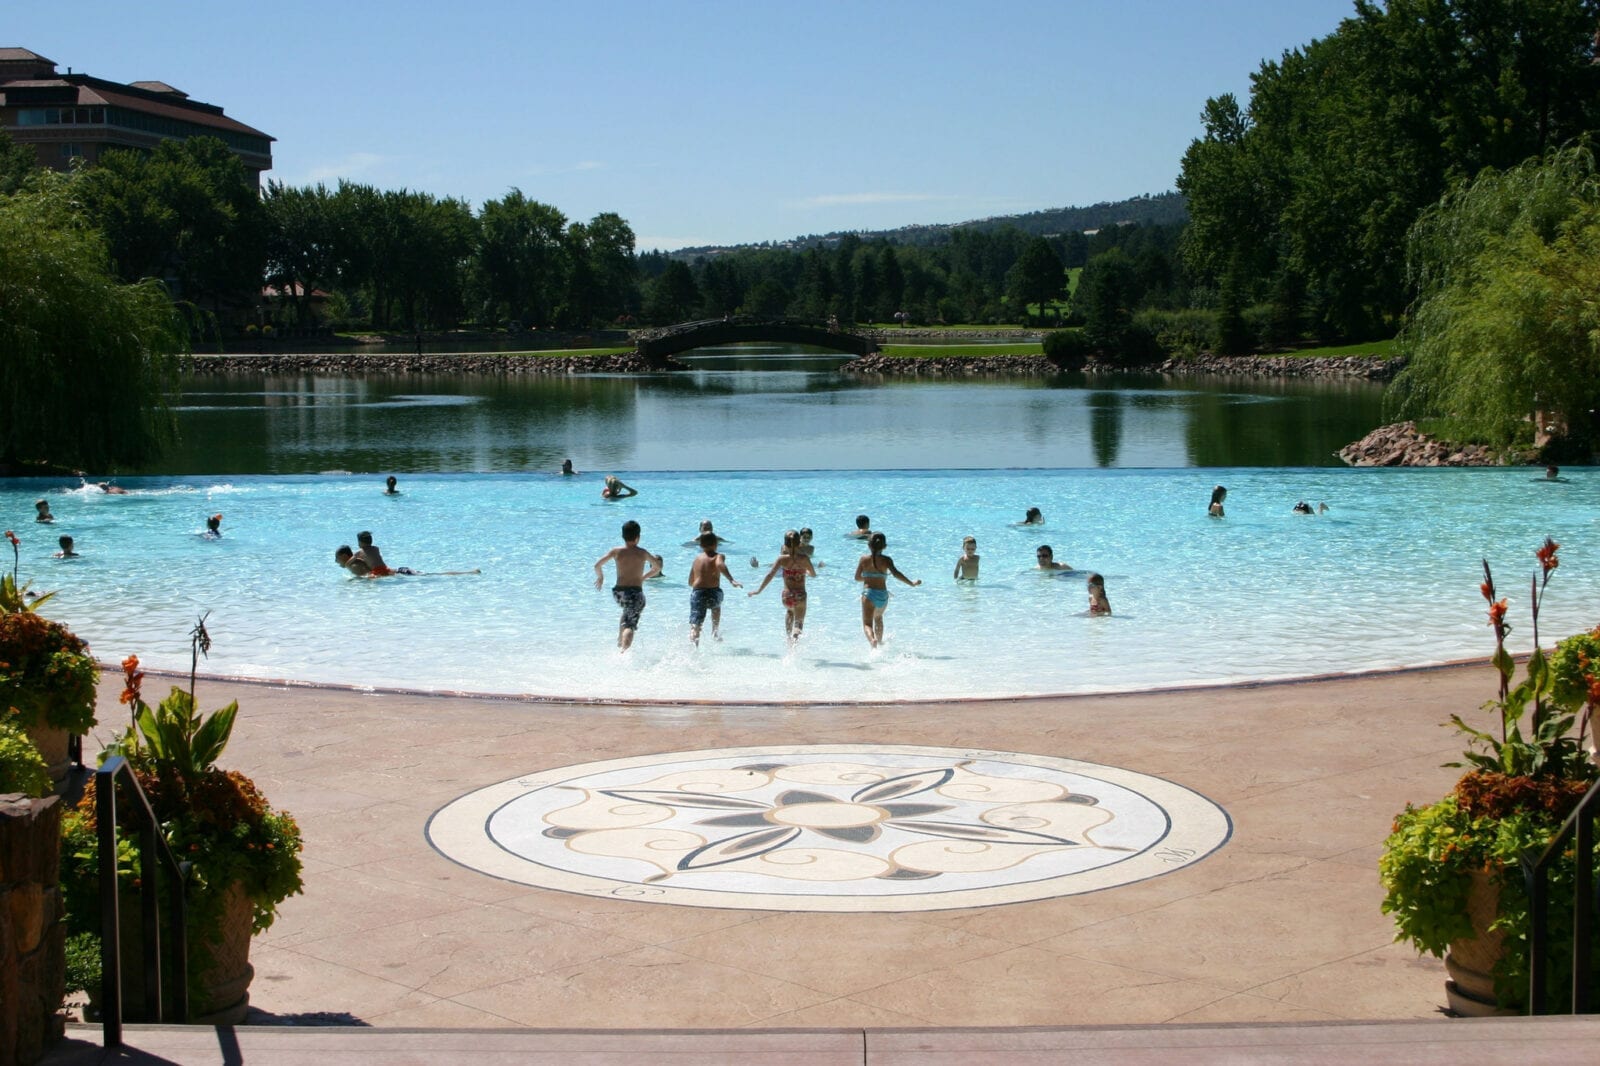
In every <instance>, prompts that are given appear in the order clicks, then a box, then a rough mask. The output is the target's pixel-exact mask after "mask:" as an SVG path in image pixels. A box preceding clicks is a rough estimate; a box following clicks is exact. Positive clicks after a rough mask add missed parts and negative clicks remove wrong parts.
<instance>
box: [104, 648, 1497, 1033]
mask: <svg viewBox="0 0 1600 1066" xmlns="http://www.w3.org/2000/svg"><path fill="white" fill-rule="evenodd" d="M1493 681H1494V676H1493V674H1492V672H1491V671H1490V670H1489V669H1488V668H1487V667H1481V666H1480V667H1452V668H1447V669H1440V670H1427V671H1414V672H1406V673H1400V674H1384V675H1372V676H1366V677H1359V678H1347V679H1335V680H1326V681H1317V682H1304V683H1295V684H1275V685H1259V686H1249V687H1237V688H1225V689H1208V690H1198V691H1188V692H1168V693H1149V694H1137V695H1126V696H1105V697H1083V698H1072V699H1049V700H1031V701H1006V702H994V703H962V704H948V705H915V706H905V705H888V706H851V707H812V706H805V707H753V708H745V707H681V706H679V707H611V706H571V705H551V704H541V703H536V702H513V701H494V700H482V699H465V698H442V697H417V696H405V695H367V694H361V693H355V692H349V691H341V690H329V689H317V688H304V687H283V686H271V685H264V684H262V685H257V684H245V683H237V682H222V681H211V682H207V681H202V684H201V691H200V700H201V703H202V705H204V706H212V705H215V704H218V703H221V702H224V701H226V700H228V699H232V698H235V697H237V698H238V699H239V701H240V707H241V710H240V715H239V721H238V724H237V726H236V728H235V731H234V740H233V744H232V746H231V748H230V750H229V752H228V757H227V759H226V760H225V762H226V763H227V764H228V765H231V766H237V767H238V768H239V769H242V770H244V771H245V772H247V773H249V774H250V775H251V776H253V777H254V778H255V779H256V781H257V782H258V783H259V784H260V785H261V786H262V788H263V790H264V791H265V792H266V794H267V795H268V796H269V797H270V798H271V800H272V801H273V802H274V803H275V804H276V805H278V806H280V807H283V808H286V809H288V810H290V811H291V812H293V813H294V815H295V816H296V817H297V818H298V820H299V822H300V825H301V827H302V830H303V832H304V835H305V841H306V852H305V864H306V889H305V895H304V896H302V897H296V898H294V899H291V900H289V901H287V902H286V903H285V904H284V905H283V907H282V910H281V912H280V916H279V919H278V922H277V924H276V925H274V926H273V928H272V929H271V930H270V931H268V932H267V933H265V934H263V935H262V936H260V937H258V938H257V939H256V942H255V946H254V950H253V954H252V961H253V962H254V964H255V966H256V978H255V984H254V986H253V987H252V990H251V1000H252V1003H253V1005H254V1007H255V1008H256V1019H255V1020H257V1021H262V1022H271V1021H279V1022H295V1021H302V1022H312V1023H317V1022H320V1023H325V1024H328V1023H332V1024H338V1023H344V1024H352V1023H353V1024H362V1025H371V1026H390V1027H401V1026H404V1027H447V1028H449V1027H457V1028H482V1027H504V1026H533V1027H542V1028H563V1029H571V1028H629V1029H638V1028H647V1029H671V1028H722V1029H726V1028H745V1027H760V1028H793V1027H827V1028H866V1029H873V1028H885V1027H921V1026H1074V1025H1121V1024H1142V1023H1171V1022H1175V1023H1186V1024H1187V1023H1213V1022H1283V1021H1293V1022H1332V1021H1340V1020H1349V1019H1427V1018H1432V1017H1437V1016H1438V1011H1439V1010H1440V1009H1441V1006H1442V1003H1443V969H1442V966H1441V965H1440V964H1439V963H1438V962H1437V961H1435V960H1433V959H1427V958H1423V959H1419V958H1418V957H1417V956H1416V955H1415V953H1414V952H1412V951H1411V950H1410V949H1408V948H1405V947H1402V946H1399V945H1396V944H1394V943H1392V936H1393V929H1392V926H1391V924H1390V922H1389V921H1388V920H1387V919H1386V918H1385V917H1384V916H1383V915H1382V914H1380V913H1379V910H1378V905H1379V901H1380V899H1381V892H1380V890H1379V887H1378V883H1377V874H1376V864H1377V857H1378V852H1379V846H1380V844H1381V843H1382V841H1383V838H1384V837H1385V835H1386V834H1387V833H1388V831H1389V826H1390V821H1391V819H1392V817H1393V815H1394V813H1395V812H1396V811H1398V810H1399V809H1400V808H1401V807H1402V806H1403V805H1404V804H1405V803H1406V802H1407V801H1428V800H1431V799H1434V798H1437V797H1438V796H1439V795H1441V794H1443V792H1444V791H1445V790H1446V789H1448V787H1449V786H1450V784H1451V782H1452V781H1453V780H1454V778H1455V776H1456V773H1457V772H1456V771H1453V770H1449V769H1444V768H1442V767H1441V765H1440V764H1441V763H1443V762H1445V761H1447V760H1449V759H1451V758H1453V757H1455V756H1456V755H1457V754H1458V753H1459V750H1460V745H1459V744H1458V743H1457V741H1456V738H1455V735H1454V734H1453V733H1452V732H1451V731H1450V730H1449V729H1447V728H1442V727H1441V725H1440V723H1441V722H1443V721H1445V719H1446V717H1447V716H1448V715H1449V714H1450V713H1452V712H1468V711H1471V710H1472V709H1473V708H1476V707H1478V705H1479V704H1481V703H1482V701H1483V699H1484V697H1485V695H1486V694H1488V693H1489V689H1490V686H1492V684H1493ZM153 683H154V681H152V682H151V684H153ZM116 692H117V688H116V687H115V686H114V685H112V684H110V683H109V682H108V684H107V686H106V688H105V689H104V691H103V693H102V696H103V699H102V704H101V706H102V708H107V707H109V708H116V707H117V702H116ZM105 717H107V718H112V717H114V712H113V713H112V714H107V715H105ZM824 743H845V744H895V745H931V746H940V747H982V748H987V749H995V750H1000V751H1014V752H1023V753H1031V754H1038V755H1045V756H1055V757H1062V758H1070V759H1077V760H1083V761H1086V762H1093V763H1099V764H1105V765H1109V766H1117V767H1123V768H1126V769H1129V770H1133V771H1137V772H1138V773H1142V774H1149V775H1153V776H1156V777H1161V778H1165V779H1168V780H1171V781H1173V782H1176V783H1178V784H1181V785H1183V786H1185V787H1187V788H1189V789H1193V790H1194V791H1196V792H1199V793H1201V794H1203V795H1204V796H1206V797H1209V798H1210V799H1211V800H1213V801H1215V802H1216V803H1218V804H1220V805H1221V807H1222V808H1223V809H1224V810H1226V811H1227V812H1228V814H1229V815H1230V816H1231V818H1232V820H1233V823H1234V829H1233V837H1232V839H1231V840H1230V841H1229V843H1228V844H1227V845H1225V846H1224V847H1223V848H1221V849H1220V850H1219V851H1217V852H1216V853H1215V854H1213V855H1212V856H1210V857H1209V858H1207V859H1206V860H1205V861H1203V862H1200V863H1197V864H1195V865H1193V866H1192V867H1189V868H1186V869H1182V870H1179V871H1177V872H1175V873H1172V874H1169V875H1166V876H1162V877H1157V878H1154V879H1151V880H1146V881H1142V882H1139V883H1136V884H1130V885H1123V886H1120V887H1116V888H1112V889H1106V890H1103V891H1099V892H1095V893H1090V894H1086V895H1075V896H1064V897H1060V898H1055V899H1047V900H1041V901H1036V902H1028V903H1017V904H1011V905H1006V906H997V907H988V908H977V909H967V910H950V911H934V912H924V913H916V914H820V913H803V914H802V913H782V912H768V911H749V910H717V909H702V908H694V907H682V906H660V905H651V904H641V903H631V902H624V901H621V900H614V899H603V898H592V897H586V896H577V895H570V894H566V893H562V892H556V891H551V890H545V889H538V888H530V887H527V886H523V885H519V884H513V883H509V882H505V881H499V880H495V879H493V878H490V877H487V876H485V875H482V874H479V873H476V872H474V871H472V870H469V869H466V868H463V867H461V866H458V865H456V864H455V863H453V862H451V861H449V860H448V859H445V858H443V857H442V856H440V855H439V854H437V853H435V852H434V851H433V850H432V849H431V848H430V846H429V844H428V842H427V840H426V839H425V836H424V827H425V825H426V823H427V820H428V818H429V816H430V815H432V814H433V812H434V811H435V810H437V809H438V808H439V807H441V806H443V805H444V804H446V803H448V802H450V801H451V800H454V799H456V798H457V797H458V796H461V795H463V794H465V793H467V792H470V791H473V790H475V789H479V788H482V787H484V786H486V785H490V784H493V783H495V782H498V781H503V780H506V779H508V778H512V777H516V776H518V775H521V774H526V773H530V772H532V771H536V770H544V769H550V768H556V767H561V766H566V765H570V764H576V763H585V762H592V761H596V760H602V759H615V758H622V757H629V756H638V755H647V754H654V753H660V752H673V751H687V750H696V749H707V748H719V747H746V746H760V745H767V744H773V745H778V744H784V745H794V744H824Z"/></svg>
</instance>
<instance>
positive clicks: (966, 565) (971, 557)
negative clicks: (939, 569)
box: [955, 537, 978, 581]
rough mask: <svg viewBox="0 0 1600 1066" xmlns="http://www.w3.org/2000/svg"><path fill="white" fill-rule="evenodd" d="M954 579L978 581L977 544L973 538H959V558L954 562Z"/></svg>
mask: <svg viewBox="0 0 1600 1066" xmlns="http://www.w3.org/2000/svg"><path fill="white" fill-rule="evenodd" d="M955 579H956V580H957V581H976V580H978V542H977V540H976V539H975V538H973V537H963V538H961V558H959V559H957V560H956V573H955Z"/></svg>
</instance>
